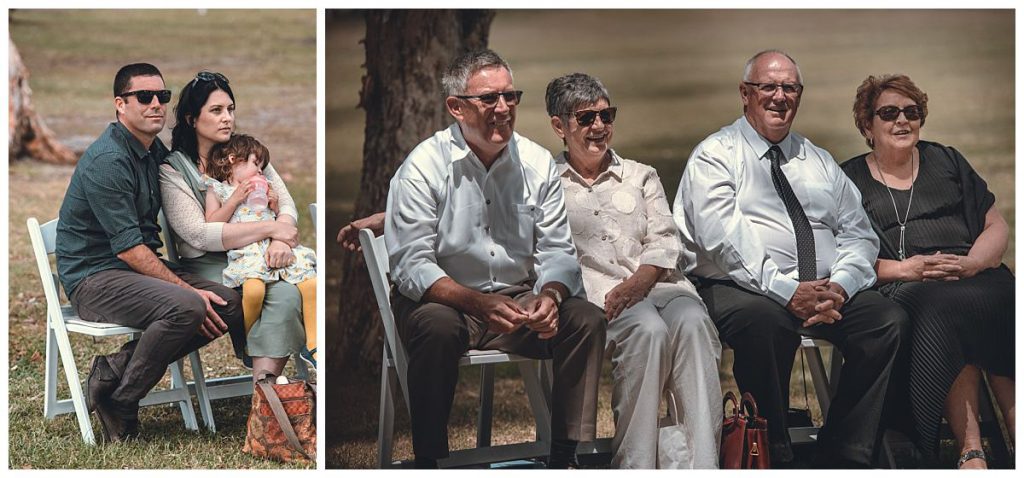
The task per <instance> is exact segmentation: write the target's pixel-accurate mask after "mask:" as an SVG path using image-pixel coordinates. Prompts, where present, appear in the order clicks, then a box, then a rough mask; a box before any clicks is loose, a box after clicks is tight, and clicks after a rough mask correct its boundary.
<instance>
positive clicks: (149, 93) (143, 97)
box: [119, 90, 171, 105]
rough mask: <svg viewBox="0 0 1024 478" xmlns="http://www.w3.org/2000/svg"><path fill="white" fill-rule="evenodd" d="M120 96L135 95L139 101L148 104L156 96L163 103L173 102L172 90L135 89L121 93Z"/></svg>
mask: <svg viewBox="0 0 1024 478" xmlns="http://www.w3.org/2000/svg"><path fill="white" fill-rule="evenodd" d="M119 96H120V97H122V98H127V97H129V96H134V97H135V98H137V99H138V100H139V103H142V104H144V105H148V104H150V103H151V102H153V97H154V96H155V97H156V99H157V100H158V101H160V104H162V105H166V104H167V103H170V102H171V90H135V91H129V92H127V93H121V94H120V95H119Z"/></svg>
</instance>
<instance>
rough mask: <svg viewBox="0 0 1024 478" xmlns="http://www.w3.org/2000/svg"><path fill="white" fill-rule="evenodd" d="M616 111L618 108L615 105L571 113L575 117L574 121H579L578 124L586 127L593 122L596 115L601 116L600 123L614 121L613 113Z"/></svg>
mask: <svg viewBox="0 0 1024 478" xmlns="http://www.w3.org/2000/svg"><path fill="white" fill-rule="evenodd" d="M618 111H619V109H618V108H617V107H615V106H609V107H607V108H605V109H603V110H580V111H577V112H575V113H573V116H575V117H576V122H577V123H579V124H580V126H584V127H586V126H590V125H592V124H594V121H595V120H596V119H597V117H598V116H600V117H601V122H602V123H604V124H612V123H614V122H615V113H616V112H618Z"/></svg>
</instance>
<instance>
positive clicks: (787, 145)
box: [737, 116, 803, 162]
mask: <svg viewBox="0 0 1024 478" xmlns="http://www.w3.org/2000/svg"><path fill="white" fill-rule="evenodd" d="M737 122H738V123H739V126H740V133H741V134H742V135H743V139H744V140H746V142H747V144H748V145H750V147H751V148H752V149H753V150H754V154H756V155H757V157H758V158H759V159H760V158H765V157H766V156H765V154H766V153H767V152H768V150H769V149H770V148H771V147H772V143H771V142H769V141H768V140H767V139H765V138H764V137H763V136H761V135H760V134H759V133H758V132H757V131H755V130H754V127H753V126H752V125H751V124H750V121H748V120H747V117H746V116H741V117H740V119H739V121H737ZM777 144H778V146H779V149H781V150H782V159H783V161H784V162H785V161H789V160H790V159H801V158H803V152H802V151H801V150H800V145H799V143H798V141H797V139H796V138H795V134H794V133H793V132H792V131H790V132H789V134H787V135H786V137H785V138H782V141H779V142H778V143H777Z"/></svg>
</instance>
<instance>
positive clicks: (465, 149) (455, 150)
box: [448, 122, 516, 171]
mask: <svg viewBox="0 0 1024 478" xmlns="http://www.w3.org/2000/svg"><path fill="white" fill-rule="evenodd" d="M448 132H449V133H450V134H451V138H452V139H451V146H452V150H451V154H452V155H451V160H452V162H453V163H454V162H455V161H461V160H465V159H469V158H470V157H472V158H473V159H475V160H476V161H474V164H476V165H478V166H480V167H481V168H482V167H483V162H481V161H480V158H478V157H477V156H476V153H474V152H473V150H472V149H471V148H470V147H469V143H468V142H467V141H466V137H465V136H463V135H462V128H461V127H460V126H459V123H458V122H455V123H452V124H451V126H449V127H448ZM515 135H516V133H512V139H510V140H509V142H508V144H506V145H505V148H504V149H502V150H501V153H500V154H498V158H497V159H495V160H494V163H492V164H491V169H490V170H491V171H493V170H494V169H495V168H497V167H499V166H501V164H503V163H505V162H506V161H508V160H509V159H512V157H513V156H515V154H516V152H515V150H516V148H515V147H514V146H513V144H514V143H515V140H516V138H515Z"/></svg>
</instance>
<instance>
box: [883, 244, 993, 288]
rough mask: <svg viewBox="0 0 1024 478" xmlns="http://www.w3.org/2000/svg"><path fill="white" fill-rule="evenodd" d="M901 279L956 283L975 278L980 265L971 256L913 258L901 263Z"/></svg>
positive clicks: (941, 255) (922, 256)
mask: <svg viewBox="0 0 1024 478" xmlns="http://www.w3.org/2000/svg"><path fill="white" fill-rule="evenodd" d="M899 268H900V277H902V278H903V280H904V281H905V282H916V281H926V282H927V281H954V280H960V279H965V278H968V277H973V276H974V275H976V274H977V273H978V271H979V270H980V265H979V264H978V263H977V261H976V260H974V259H972V258H971V257H969V256H958V255H955V254H943V253H942V252H941V251H940V252H936V253H935V254H932V255H918V256H911V257H908V258H907V259H904V260H902V261H900V263H899Z"/></svg>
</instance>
